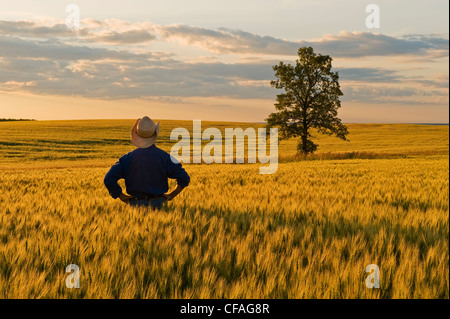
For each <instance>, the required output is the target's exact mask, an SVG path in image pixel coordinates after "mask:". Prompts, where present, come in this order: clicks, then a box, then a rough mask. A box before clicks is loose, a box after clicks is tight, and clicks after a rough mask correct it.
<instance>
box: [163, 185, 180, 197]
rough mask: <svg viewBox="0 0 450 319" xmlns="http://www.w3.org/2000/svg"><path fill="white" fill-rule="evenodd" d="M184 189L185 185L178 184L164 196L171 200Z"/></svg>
mask: <svg viewBox="0 0 450 319" xmlns="http://www.w3.org/2000/svg"><path fill="white" fill-rule="evenodd" d="M183 189H184V187H181V186H179V185H178V186H177V188H175V189H174V190H173V191H172V192H171V193H168V194H164V197H165V198H166V199H167V200H169V201H170V200H172V199H174V198H175V197H177V196H178V195H179V194H180V193H181V192H182V191H183Z"/></svg>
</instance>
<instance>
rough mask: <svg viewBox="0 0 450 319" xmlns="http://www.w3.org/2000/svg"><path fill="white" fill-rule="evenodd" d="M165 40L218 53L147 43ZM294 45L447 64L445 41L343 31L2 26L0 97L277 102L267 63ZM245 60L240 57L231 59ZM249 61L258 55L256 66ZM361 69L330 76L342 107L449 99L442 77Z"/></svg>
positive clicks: (292, 51) (121, 24) (291, 52)
mask: <svg viewBox="0 0 450 319" xmlns="http://www.w3.org/2000/svg"><path fill="white" fill-rule="evenodd" d="M167 41H176V42H180V44H181V45H180V46H179V47H178V49H179V51H180V52H183V50H184V49H185V48H186V46H188V47H189V46H194V47H200V48H203V49H205V50H208V51H210V52H213V53H217V54H218V55H216V56H213V57H211V56H209V57H208V59H204V60H201V59H195V58H193V59H190V60H189V61H188V60H187V59H183V57H180V56H177V55H175V54H174V53H173V52H151V51H150V49H148V47H147V46H146V45H147V44H148V43H149V42H152V43H153V42H158V43H163V44H164V43H165V42H167ZM172 46H173V45H172V44H170V47H172ZM301 46H313V47H314V48H315V50H316V51H317V52H321V53H323V54H330V55H331V56H333V57H341V58H351V59H352V60H353V59H356V58H364V57H368V56H370V57H371V56H397V57H400V58H403V57H404V56H414V57H422V58H423V57H429V56H433V57H441V56H447V57H448V39H445V38H444V37H442V36H439V35H407V36H404V37H392V36H387V35H381V34H372V33H364V32H341V33H340V34H338V35H325V36H323V37H322V38H320V39H316V40H311V41H288V40H284V39H278V38H274V37H270V36H260V35H257V34H253V33H249V32H245V31H242V30H234V29H226V28H219V29H215V30H212V29H208V28H200V27H193V26H186V25H168V26H162V25H153V24H151V23H147V22H144V23H130V22H126V21H121V20H105V21H97V20H93V19H85V20H82V28H81V29H78V30H71V29H68V28H67V27H66V26H65V25H64V24H61V23H60V24H58V23H57V24H53V25H47V26H44V25H42V24H40V23H38V22H30V21H0V90H8V91H14V90H18V91H26V92H31V93H36V94H50V95H67V96H83V97H90V98H97V99H129V98H140V99H155V98H160V97H166V101H174V100H178V99H181V100H182V99H183V98H185V97H195V96H199V97H230V98H241V99H250V98H252V99H270V100H274V99H275V96H276V94H278V93H279V91H277V90H275V89H274V88H271V87H270V85H269V83H270V80H273V79H274V73H273V70H272V66H273V65H275V64H277V63H278V61H279V58H280V57H284V58H285V57H287V56H295V55H296V52H297V50H298V48H299V47H301ZM165 47H168V46H167V45H166V46H165ZM446 50H447V51H446ZM444 53H445V54H446V55H444ZM242 54H244V55H245V56H244V58H243V59H240V58H235V59H233V58H230V57H231V56H234V55H238V56H240V55H242ZM255 56H262V58H259V59H253V58H254V57H255ZM222 57H225V58H222ZM248 57H251V59H250V58H248ZM193 61H195V62H193ZM205 61H206V62H205ZM230 61H233V62H230ZM358 65H360V66H359V67H340V68H337V69H336V70H337V71H339V73H340V81H341V84H342V88H343V92H344V97H343V100H344V101H360V102H368V103H371V102H373V103H375V102H376V103H389V102H390V101H395V102H399V101H403V102H405V103H406V102H408V103H425V102H426V101H431V102H430V103H442V101H444V102H445V96H444V95H445V94H444V93H446V92H447V94H448V76H444V75H442V74H435V75H433V76H426V75H423V74H421V75H417V74H411V73H408V72H407V73H402V71H400V70H395V65H392V69H389V68H388V67H386V68H376V67H373V66H371V65H369V66H368V65H361V64H358ZM411 101H412V102H411ZM414 101H416V102H414ZM399 103H400V102H399Z"/></svg>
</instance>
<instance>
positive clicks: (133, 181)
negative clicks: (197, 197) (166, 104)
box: [104, 144, 190, 199]
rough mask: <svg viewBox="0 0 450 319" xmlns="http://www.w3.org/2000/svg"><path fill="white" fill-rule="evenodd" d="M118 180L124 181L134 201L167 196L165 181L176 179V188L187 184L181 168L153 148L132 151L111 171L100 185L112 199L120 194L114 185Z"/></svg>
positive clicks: (186, 175) (120, 189) (171, 158)
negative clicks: (144, 197) (147, 197)
mask: <svg viewBox="0 0 450 319" xmlns="http://www.w3.org/2000/svg"><path fill="white" fill-rule="evenodd" d="M122 178H124V179H125V186H126V189H127V193H128V194H130V195H132V196H135V197H139V196H144V195H162V194H165V193H167V192H168V190H169V183H168V178H172V179H176V180H177V184H178V186H180V187H183V188H184V187H186V186H188V185H189V182H190V177H189V175H188V173H186V171H185V170H184V168H182V166H181V164H180V163H179V162H177V161H176V160H175V159H174V158H173V157H172V156H170V155H169V154H168V153H167V152H165V151H163V150H161V149H159V148H158V147H156V145H154V144H153V145H152V146H150V147H148V148H137V149H135V150H134V151H132V152H130V153H128V154H126V155H124V156H122V157H121V158H120V159H119V161H117V162H116V163H115V164H114V165H113V166H112V167H111V169H110V170H109V172H108V173H107V174H106V176H105V179H104V183H105V186H106V188H107V189H108V191H109V194H110V195H111V196H112V197H113V198H114V199H115V198H117V197H119V195H120V194H121V193H122V188H121V187H120V186H119V184H118V183H117V181H118V180H120V179H122Z"/></svg>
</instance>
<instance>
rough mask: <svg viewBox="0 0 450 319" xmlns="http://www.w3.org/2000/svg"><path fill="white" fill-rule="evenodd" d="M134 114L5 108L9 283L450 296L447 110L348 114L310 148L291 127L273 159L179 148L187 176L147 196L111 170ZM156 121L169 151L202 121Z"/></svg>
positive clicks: (107, 290) (0, 271)
mask: <svg viewBox="0 0 450 319" xmlns="http://www.w3.org/2000/svg"><path fill="white" fill-rule="evenodd" d="M133 122H134V121H132V120H114V121H36V122H14V123H13V122H4V123H0V151H1V154H2V155H1V160H0V193H1V196H0V298H296V299H297V298H298V299H303V298H449V240H448V238H449V209H448V204H449V195H448V191H449V178H448V174H449V155H448V153H449V152H448V151H449V138H448V133H449V131H448V126H428V125H400V124H396V125H387V124H373V125H372V124H349V126H348V127H349V131H350V135H349V139H350V142H343V141H339V140H337V139H334V138H331V137H319V136H317V141H318V144H319V152H318V153H317V154H316V155H313V156H312V157H309V158H302V157H299V156H297V155H296V154H295V150H296V141H294V140H288V141H282V142H281V144H280V161H281V162H280V164H279V168H278V171H277V172H276V173H275V174H273V175H260V174H259V167H260V166H261V164H211V165H206V164H184V167H185V169H186V171H187V172H188V173H189V174H190V176H191V184H190V186H189V187H188V188H187V189H186V190H185V191H184V192H183V193H181V195H180V196H179V197H177V198H176V199H175V200H174V201H172V202H170V203H169V204H168V205H167V206H166V207H164V209H163V210H162V211H161V212H153V211H148V210H146V209H143V208H139V209H136V208H131V207H128V206H126V205H124V204H123V203H121V202H120V201H118V200H116V201H115V200H113V199H112V198H111V197H109V195H108V193H107V190H106V188H105V187H104V186H103V177H104V175H105V174H106V172H107V171H108V169H109V167H110V166H111V165H112V164H114V162H115V161H116V160H117V158H118V157H120V156H121V155H123V154H125V153H127V152H129V151H131V150H132V149H133V146H132V145H131V144H130V142H129V132H130V128H131V125H132V124H133ZM161 123H162V125H161V128H162V134H161V136H160V139H159V141H158V146H160V147H161V148H163V149H165V150H167V151H168V150H170V146H171V145H173V144H174V143H175V142H174V141H170V139H169V135H170V131H171V130H172V129H173V128H175V127H186V128H188V129H189V128H192V127H190V126H189V125H191V126H192V122H185V121H161ZM204 125H205V128H206V127H208V126H213V127H218V128H220V129H221V130H222V129H224V128H225V127H235V126H239V127H242V128H246V127H250V126H255V127H257V126H258V125H256V124H251V123H219V122H205V124H204ZM260 126H261V125H259V127H260ZM123 185H124V184H123V183H122V186H123ZM171 186H172V187H174V186H175V184H174V182H172V183H171ZM69 264H76V265H78V266H79V268H80V274H81V276H80V288H79V289H69V288H67V287H66V284H65V281H66V278H67V276H68V274H67V273H66V272H65V268H66V266H67V265H69ZM369 264H376V265H378V266H379V269H380V285H381V287H380V288H379V289H376V288H374V289H368V288H367V287H366V285H365V279H366V277H367V275H368V274H367V273H366V272H365V269H366V266H367V265H369Z"/></svg>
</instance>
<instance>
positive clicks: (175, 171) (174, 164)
mask: <svg viewBox="0 0 450 319" xmlns="http://www.w3.org/2000/svg"><path fill="white" fill-rule="evenodd" d="M167 177H169V178H172V179H176V180H177V184H178V186H177V188H176V189H175V190H173V191H172V192H170V193H168V194H164V197H166V198H167V200H169V201H170V200H172V199H174V198H175V197H176V196H178V195H179V194H180V193H181V192H182V191H183V189H185V188H186V187H187V186H188V185H189V183H190V181H191V178H190V176H189V174H188V173H187V172H186V171H185V170H184V168H183V167H182V166H181V163H180V162H178V161H177V160H176V159H175V158H173V157H172V156H170V159H169V162H168V169H167Z"/></svg>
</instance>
